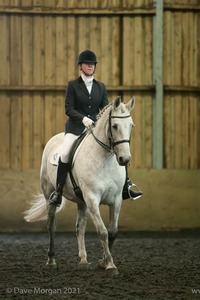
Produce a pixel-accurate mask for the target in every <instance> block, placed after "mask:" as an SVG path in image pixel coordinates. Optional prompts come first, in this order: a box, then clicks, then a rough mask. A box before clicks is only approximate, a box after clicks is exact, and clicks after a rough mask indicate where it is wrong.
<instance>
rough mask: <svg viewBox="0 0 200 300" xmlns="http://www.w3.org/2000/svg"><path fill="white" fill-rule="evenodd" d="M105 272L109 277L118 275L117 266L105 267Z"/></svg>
mask: <svg viewBox="0 0 200 300" xmlns="http://www.w3.org/2000/svg"><path fill="white" fill-rule="evenodd" d="M106 274H107V275H108V276H111V277H115V276H118V275H119V272H118V269H117V268H108V269H106Z"/></svg>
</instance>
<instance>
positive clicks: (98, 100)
mask: <svg viewBox="0 0 200 300" xmlns="http://www.w3.org/2000/svg"><path fill="white" fill-rule="evenodd" d="M96 64H97V59H96V55H95V53H94V52H92V51H90V50H85V51H83V52H81V53H80V54H79V57H78V66H79V68H80V71H81V75H80V77H79V78H77V79H75V80H72V81H69V83H68V87H67V90H66V95H65V113H66V115H67V116H68V120H67V122H66V125H65V136H64V142H63V147H62V153H61V156H60V158H59V162H58V169H57V179H56V190H55V191H54V192H53V193H52V194H51V196H50V199H49V202H50V203H51V204H54V205H56V206H59V205H60V204H61V201H62V194H63V187H64V185H65V181H66V177H67V173H68V172H69V171H70V167H69V153H70V149H71V147H72V145H73V143H74V141H75V140H76V139H77V138H78V137H79V136H80V135H81V133H82V132H83V131H84V130H85V128H88V127H90V126H91V125H92V124H93V123H94V122H95V120H96V116H97V114H98V113H99V110H101V109H102V108H103V107H105V106H106V105H107V104H108V97H107V92H106V88H105V85H104V84H103V83H102V82H100V81H97V80H95V79H94V77H93V75H94V73H95V69H96ZM126 173H127V167H126ZM131 186H132V183H131V182H130V180H129V179H128V176H127V178H126V182H125V185H124V189H123V193H122V198H123V199H128V198H133V199H136V198H139V197H141V195H142V192H141V191H137V192H135V191H133V190H131V189H130V187H131Z"/></svg>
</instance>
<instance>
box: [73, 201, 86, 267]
mask: <svg viewBox="0 0 200 300" xmlns="http://www.w3.org/2000/svg"><path fill="white" fill-rule="evenodd" d="M77 208H78V213H77V221H76V235H77V240H78V251H79V258H80V262H79V266H80V267H82V266H88V261H87V252H86V248H85V228H86V224H87V207H86V205H85V203H81V204H77Z"/></svg>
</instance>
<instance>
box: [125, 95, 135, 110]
mask: <svg viewBox="0 0 200 300" xmlns="http://www.w3.org/2000/svg"><path fill="white" fill-rule="evenodd" d="M126 107H127V108H128V110H129V111H131V110H132V109H133V108H134V107H135V97H133V98H131V100H129V102H128V103H127V104H126Z"/></svg>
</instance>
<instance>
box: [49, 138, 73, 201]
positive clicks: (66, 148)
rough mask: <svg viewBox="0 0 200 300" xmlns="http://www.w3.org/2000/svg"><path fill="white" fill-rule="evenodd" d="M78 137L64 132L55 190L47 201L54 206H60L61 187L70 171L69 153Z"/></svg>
mask: <svg viewBox="0 0 200 300" xmlns="http://www.w3.org/2000/svg"><path fill="white" fill-rule="evenodd" d="M77 138H78V136H77V135H74V134H70V133H68V134H66V135H65V137H64V142H63V148H62V153H61V156H60V157H59V162H58V169H57V178H56V190H55V191H54V192H53V193H52V194H51V196H50V198H49V203H50V204H54V205H56V206H60V204H61V202H62V194H63V187H64V185H65V182H66V178H67V174H68V172H69V171H70V168H69V163H68V161H69V153H70V150H71V147H72V145H73V143H74V141H75V140H76V139H77Z"/></svg>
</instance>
